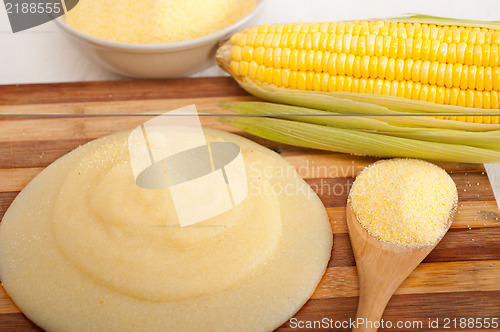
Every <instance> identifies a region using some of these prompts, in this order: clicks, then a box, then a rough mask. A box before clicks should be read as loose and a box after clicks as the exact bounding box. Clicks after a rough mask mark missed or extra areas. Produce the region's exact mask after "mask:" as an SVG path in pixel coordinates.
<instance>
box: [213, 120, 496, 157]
mask: <svg viewBox="0 0 500 332" xmlns="http://www.w3.org/2000/svg"><path fill="white" fill-rule="evenodd" d="M219 121H221V122H222V123H225V124H228V125H230V126H233V127H236V128H240V129H242V130H244V131H246V132H249V133H251V134H254V135H256V136H259V137H262V138H265V139H269V140H273V141H276V142H280V143H285V144H290V145H295V146H300V147H306V148H314V149H320V150H327V151H334V152H343V153H351V154H355V155H369V156H375V157H382V158H392V157H408V158H420V159H427V160H439V161H446V162H465V163H494V162H500V152H498V151H493V150H487V149H481V148H476V147H472V146H466V145H458V144H446V143H436V142H427V141H419V140H414V139H408V138H401V137H393V136H387V135H381V134H376V133H367V132H361V131H356V130H351V129H342V128H335V127H328V126H321V125H315V124H310V123H303V122H296V121H290V120H283V119H273V118H266V117H259V118H255V117H234V116H222V117H220V118H219Z"/></svg>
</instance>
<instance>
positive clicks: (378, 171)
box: [349, 159, 458, 246]
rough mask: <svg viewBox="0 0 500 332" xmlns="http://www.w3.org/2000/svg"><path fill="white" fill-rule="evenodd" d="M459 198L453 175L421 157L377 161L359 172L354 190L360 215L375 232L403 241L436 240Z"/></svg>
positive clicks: (354, 205) (352, 194)
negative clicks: (420, 158)
mask: <svg viewBox="0 0 500 332" xmlns="http://www.w3.org/2000/svg"><path fill="white" fill-rule="evenodd" d="M457 201H458V194H457V188H456V186H455V183H454V182H453V180H452V179H451V177H450V176H449V175H448V174H447V173H446V172H445V171H444V170H443V169H441V168H440V167H438V166H436V165H434V164H431V163H429V162H426V161H423V160H418V159H390V160H383V161H379V162H376V163H374V164H372V165H371V166H369V167H367V168H366V169H364V170H363V171H362V172H361V173H360V174H359V175H358V176H357V178H356V181H355V182H354V184H353V186H352V189H351V192H350V194H349V202H350V204H351V206H352V209H353V211H354V213H355V214H356V217H357V219H358V220H359V222H360V223H361V225H362V226H363V227H364V228H365V229H366V230H367V231H368V232H369V233H370V234H372V235H373V236H375V237H377V238H379V239H381V240H382V241H386V242H393V243H397V244H401V245H417V246H420V245H427V244H432V243H435V242H436V241H437V240H438V239H439V238H440V237H441V236H442V235H443V233H444V232H445V231H446V229H447V223H448V222H449V219H450V216H451V213H452V211H454V209H455V208H456V205H457Z"/></svg>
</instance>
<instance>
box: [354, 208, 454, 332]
mask: <svg viewBox="0 0 500 332" xmlns="http://www.w3.org/2000/svg"><path fill="white" fill-rule="evenodd" d="M455 213H456V206H455V207H454V208H453V210H452V211H451V213H450V218H449V220H448V223H447V225H446V232H447V231H448V229H449V228H450V225H451V222H452V220H453V218H454V217H455ZM347 226H348V228H349V237H350V238H351V245H352V249H353V251H354V258H355V259H356V266H357V270H358V278H359V302H358V311H357V313H356V320H358V319H364V322H365V324H358V325H357V327H356V328H354V329H353V331H377V329H378V328H376V327H375V326H378V325H375V324H376V323H377V324H378V322H379V321H380V318H382V314H383V312H384V309H385V306H386V305H387V302H389V300H390V298H391V297H392V294H393V293H394V292H395V291H396V289H397V288H398V287H399V285H400V284H401V283H402V282H403V281H404V280H405V279H406V277H407V276H408V275H409V274H410V273H411V272H412V271H413V270H414V269H415V268H416V267H417V266H418V264H420V262H421V261H422V260H423V259H424V258H425V257H426V256H427V255H428V254H429V253H430V252H431V251H432V249H434V247H435V246H436V245H437V244H438V243H439V241H440V240H441V238H442V237H443V236H444V234H445V233H446V232H444V233H443V235H442V236H441V237H440V238H438V239H436V241H435V242H434V243H432V244H430V245H425V246H419V247H416V246H403V245H398V244H394V243H389V242H383V241H381V240H379V239H378V238H376V237H374V236H373V235H371V234H370V233H368V231H367V230H366V229H365V228H364V227H363V226H362V225H361V224H360V223H359V221H358V219H357V217H356V214H355V213H354V211H353V209H352V207H351V203H348V204H347ZM366 323H367V324H366ZM370 323H371V324H370Z"/></svg>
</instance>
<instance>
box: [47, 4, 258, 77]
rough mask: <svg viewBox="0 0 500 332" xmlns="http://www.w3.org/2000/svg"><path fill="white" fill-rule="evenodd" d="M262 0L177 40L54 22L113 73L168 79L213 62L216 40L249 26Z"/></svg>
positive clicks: (58, 21) (83, 51)
mask: <svg viewBox="0 0 500 332" xmlns="http://www.w3.org/2000/svg"><path fill="white" fill-rule="evenodd" d="M263 3H264V0H257V5H256V6H255V8H254V9H253V10H252V11H251V12H250V13H249V14H248V15H246V16H245V17H244V18H243V19H241V20H239V21H238V22H236V23H234V24H232V25H230V26H228V27H226V28H224V29H222V30H219V31H216V32H214V33H211V34H209V35H206V36H203V37H199V38H194V39H189V40H185V41H180V42H173V43H162V44H135V43H121V42H114V41H108V40H104V39H100V38H96V37H92V36H89V35H86V34H84V33H82V32H80V31H78V30H75V29H73V28H71V27H70V26H69V25H67V24H66V23H65V22H64V19H63V18H62V17H59V18H57V19H56V20H55V21H56V23H57V25H58V26H59V27H60V28H61V30H62V31H64V34H65V35H66V36H67V37H68V39H69V40H70V42H71V43H72V44H73V45H74V46H75V47H77V48H78V49H79V50H80V51H81V52H82V53H84V54H86V55H87V56H88V57H90V58H91V59H93V60H94V61H96V62H97V63H99V64H100V65H102V66H103V67H105V68H107V69H108V70H110V71H113V72H115V73H118V74H121V75H124V76H129V77H135V78H168V77H179V76H183V75H188V74H192V73H195V72H197V71H200V70H202V69H205V68H207V67H209V66H211V65H213V64H215V61H214V57H215V51H216V49H217V46H218V44H219V42H221V41H223V40H225V39H228V38H229V37H230V36H231V35H232V34H233V33H235V32H236V31H239V30H241V29H243V28H246V27H248V26H250V25H252V22H253V20H254V19H255V17H256V14H257V13H258V12H260V10H261V8H262V6H263Z"/></svg>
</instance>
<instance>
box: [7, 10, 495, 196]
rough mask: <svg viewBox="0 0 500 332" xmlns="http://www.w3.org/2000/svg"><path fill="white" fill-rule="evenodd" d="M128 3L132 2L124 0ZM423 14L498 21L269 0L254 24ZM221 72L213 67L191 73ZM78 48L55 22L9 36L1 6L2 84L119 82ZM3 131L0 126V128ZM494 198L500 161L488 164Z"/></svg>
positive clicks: (491, 14) (484, 15)
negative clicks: (61, 32) (70, 42)
mask: <svg viewBox="0 0 500 332" xmlns="http://www.w3.org/2000/svg"><path fill="white" fill-rule="evenodd" d="M123 1H132V0H123ZM405 13H422V14H429V15H437V16H447V17H456V18H468V19H476V20H500V1H499V0H474V1H471V0H419V1H416V0H409V1H408V0H399V1H398V0H348V1H340V0H309V1H306V0H267V1H266V3H265V5H264V8H263V11H262V14H261V15H260V16H259V19H258V22H257V23H279V22H294V21H336V20H354V19H363V18H373V17H391V16H400V15H402V14H405ZM221 75H225V73H223V72H222V71H221V70H220V69H219V68H217V67H216V66H215V65H214V66H213V67H211V68H209V69H207V70H204V71H202V72H200V73H197V74H195V75H192V76H195V77H202V76H221ZM119 79H122V77H120V76H118V75H115V74H113V73H110V72H108V71H106V70H104V69H102V68H100V67H99V66H98V65H96V64H94V63H93V62H91V61H90V60H89V59H87V58H85V57H84V56H82V55H81V54H79V53H78V52H76V51H75V50H74V49H73V48H72V47H71V45H69V43H68V42H67V41H66V40H65V39H64V38H63V36H62V35H61V34H60V33H59V31H58V28H57V27H56V26H55V24H54V23H53V22H49V23H46V24H43V25H41V26H38V27H35V28H32V29H29V30H26V31H23V32H19V33H16V34H13V33H12V32H11V30H10V25H9V21H8V18H7V13H6V11H5V8H4V7H3V6H2V5H1V4H0V84H25V83H49V82H74V81H100V80H119ZM0 130H1V127H0ZM486 169H487V172H488V175H489V176H490V179H491V181H492V184H493V187H494V191H495V195H496V198H497V201H499V200H500V164H490V165H486Z"/></svg>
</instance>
